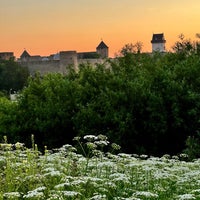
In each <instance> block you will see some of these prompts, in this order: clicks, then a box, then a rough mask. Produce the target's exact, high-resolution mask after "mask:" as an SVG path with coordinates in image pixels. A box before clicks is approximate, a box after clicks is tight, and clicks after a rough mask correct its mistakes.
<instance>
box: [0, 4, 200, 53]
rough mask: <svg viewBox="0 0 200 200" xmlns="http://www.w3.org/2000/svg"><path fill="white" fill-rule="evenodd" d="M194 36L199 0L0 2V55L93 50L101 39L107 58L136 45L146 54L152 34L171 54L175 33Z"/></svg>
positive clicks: (198, 25) (199, 24) (197, 28)
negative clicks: (161, 39) (160, 38)
mask: <svg viewBox="0 0 200 200" xmlns="http://www.w3.org/2000/svg"><path fill="white" fill-rule="evenodd" d="M199 32H200V0H0V52H6V51H11V52H14V54H15V56H16V57H19V56H20V55H21V53H22V52H23V50H24V49H26V50H27V51H28V52H29V53H30V54H31V55H42V56H45V55H50V54H53V53H56V52H59V51H62V50H76V51H78V52H82V51H95V50H96V47H97V45H98V44H99V43H100V41H101V39H103V41H104V42H105V43H106V44H107V45H108V46H109V55H110V56H111V57H113V56H114V55H115V53H118V51H119V50H120V49H121V48H122V47H123V46H124V45H125V44H127V43H135V42H137V41H141V42H142V43H143V51H145V52H146V51H149V52H150V51H151V43H150V41H151V39H152V34H153V33H164V34H165V39H166V40H167V43H166V47H167V50H170V48H171V46H172V45H173V44H174V42H175V41H177V39H178V35H179V34H180V33H183V34H184V35H185V37H186V38H191V39H192V40H196V38H195V34H196V33H199Z"/></svg>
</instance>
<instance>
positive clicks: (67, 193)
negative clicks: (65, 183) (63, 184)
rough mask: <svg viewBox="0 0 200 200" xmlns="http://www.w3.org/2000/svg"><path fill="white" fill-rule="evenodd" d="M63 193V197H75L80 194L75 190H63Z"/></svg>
mask: <svg viewBox="0 0 200 200" xmlns="http://www.w3.org/2000/svg"><path fill="white" fill-rule="evenodd" d="M63 195H64V196H65V197H77V196H79V195H80V193H79V192H75V191H63Z"/></svg>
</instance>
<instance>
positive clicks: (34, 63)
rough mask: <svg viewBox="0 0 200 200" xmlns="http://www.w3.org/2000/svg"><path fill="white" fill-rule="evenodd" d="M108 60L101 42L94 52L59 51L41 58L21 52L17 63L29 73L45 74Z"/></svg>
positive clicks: (106, 49)
mask: <svg viewBox="0 0 200 200" xmlns="http://www.w3.org/2000/svg"><path fill="white" fill-rule="evenodd" d="M106 58H108V46H107V45H106V44H105V43H104V42H103V41H101V42H100V44H99V45H98V46H97V48H96V51H90V52H80V53H79V52H76V51H60V52H58V53H56V54H52V55H49V56H45V57H42V56H40V55H30V54H29V53H28V52H27V51H26V50H24V51H23V53H22V54H21V56H20V58H19V59H18V62H19V63H21V65H23V66H27V67H28V69H29V71H30V73H31V74H34V73H35V72H37V71H38V72H40V73H41V74H46V73H50V72H59V73H64V74H65V73H67V72H68V69H69V67H70V66H74V68H75V70H77V69H78V66H79V64H87V63H90V64H91V65H94V66H95V65H96V64H97V63H98V64H102V63H103V62H105V59H106Z"/></svg>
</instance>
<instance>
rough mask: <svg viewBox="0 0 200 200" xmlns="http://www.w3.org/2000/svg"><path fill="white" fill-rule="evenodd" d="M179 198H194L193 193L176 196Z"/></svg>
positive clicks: (186, 199)
mask: <svg viewBox="0 0 200 200" xmlns="http://www.w3.org/2000/svg"><path fill="white" fill-rule="evenodd" d="M178 199H179V200H191V199H196V198H195V197H194V195H193V194H182V195H179V196H178Z"/></svg>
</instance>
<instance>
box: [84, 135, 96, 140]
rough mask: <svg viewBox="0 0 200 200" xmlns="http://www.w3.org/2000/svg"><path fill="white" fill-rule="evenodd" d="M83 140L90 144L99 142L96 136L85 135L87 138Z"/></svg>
mask: <svg viewBox="0 0 200 200" xmlns="http://www.w3.org/2000/svg"><path fill="white" fill-rule="evenodd" d="M83 139H85V140H87V141H89V142H93V141H95V140H97V139H98V137H97V136H95V135H85V136H84V137H83Z"/></svg>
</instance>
